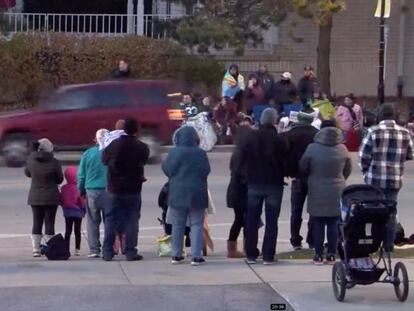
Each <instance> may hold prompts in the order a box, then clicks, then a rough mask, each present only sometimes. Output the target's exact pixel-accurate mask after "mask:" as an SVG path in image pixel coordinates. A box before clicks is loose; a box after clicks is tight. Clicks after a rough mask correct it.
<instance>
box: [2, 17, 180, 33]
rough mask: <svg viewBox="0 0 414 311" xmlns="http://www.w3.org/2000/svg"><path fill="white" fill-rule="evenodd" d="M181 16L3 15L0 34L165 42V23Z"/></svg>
mask: <svg viewBox="0 0 414 311" xmlns="http://www.w3.org/2000/svg"><path fill="white" fill-rule="evenodd" d="M179 17H180V16H173V15H166V14H157V15H127V14H46V13H3V14H2V15H0V19H1V21H0V31H1V32H3V33H7V34H14V33H19V32H26V33H27V32H34V31H36V32H63V33H76V34H100V35H108V36H113V35H127V34H135V35H145V36H148V37H153V38H163V39H164V38H168V37H169V34H170V31H168V29H169V27H168V22H169V21H172V20H174V19H176V18H179Z"/></svg>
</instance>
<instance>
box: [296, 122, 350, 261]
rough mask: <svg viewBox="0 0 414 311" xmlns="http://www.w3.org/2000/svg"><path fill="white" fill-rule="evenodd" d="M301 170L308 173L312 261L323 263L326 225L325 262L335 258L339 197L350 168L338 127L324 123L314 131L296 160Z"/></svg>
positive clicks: (305, 173) (305, 174)
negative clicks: (312, 140)
mask: <svg viewBox="0 0 414 311" xmlns="http://www.w3.org/2000/svg"><path fill="white" fill-rule="evenodd" d="M299 166H300V170H301V173H302V174H303V176H307V177H308V187H309V192H308V213H309V214H310V216H311V217H312V221H313V223H312V225H313V239H314V246H315V257H314V263H315V264H317V265H319V264H323V242H324V239H325V226H326V227H327V237H328V254H327V256H326V263H328V264H333V263H334V262H335V253H336V243H337V239H338V227H337V222H338V219H339V216H340V215H341V213H340V207H339V200H340V196H341V193H342V190H343V189H344V188H345V181H346V179H347V178H348V177H349V175H350V174H351V171H352V162H351V158H350V155H349V153H348V150H347V149H346V147H345V145H344V144H343V136H342V132H341V130H339V129H337V128H335V127H325V128H323V129H322V130H321V131H320V132H319V133H317V134H316V135H315V139H314V143H312V144H310V145H309V146H308V148H307V149H306V151H305V153H304V155H303V157H302V159H301V160H300V163H299Z"/></svg>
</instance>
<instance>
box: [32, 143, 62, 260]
mask: <svg viewBox="0 0 414 311" xmlns="http://www.w3.org/2000/svg"><path fill="white" fill-rule="evenodd" d="M25 174H26V176H27V177H29V178H31V179H32V182H31V185H30V192H29V198H28V202H27V203H28V204H29V205H31V206H32V212H33V228H32V247H33V257H40V256H41V253H40V242H41V240H42V227H43V224H45V240H46V241H48V240H49V239H51V238H52V237H53V236H54V235H55V218H56V211H57V207H58V205H60V194H59V188H58V185H60V184H61V183H62V182H63V173H62V167H61V165H60V162H59V161H58V160H57V159H55V158H54V157H53V144H52V143H51V142H50V140H48V139H46V138H43V139H40V140H39V141H38V142H36V143H35V145H34V152H33V153H32V154H31V155H30V156H29V159H28V160H27V164H26V168H25Z"/></svg>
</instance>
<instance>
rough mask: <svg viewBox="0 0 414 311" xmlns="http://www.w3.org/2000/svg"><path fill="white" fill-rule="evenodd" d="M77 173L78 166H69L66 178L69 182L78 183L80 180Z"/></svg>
mask: <svg viewBox="0 0 414 311" xmlns="http://www.w3.org/2000/svg"><path fill="white" fill-rule="evenodd" d="M77 174H78V169H77V167H76V166H69V167H68V168H67V169H66V170H65V178H66V181H67V183H68V184H75V185H76V184H77V182H78V178H77Z"/></svg>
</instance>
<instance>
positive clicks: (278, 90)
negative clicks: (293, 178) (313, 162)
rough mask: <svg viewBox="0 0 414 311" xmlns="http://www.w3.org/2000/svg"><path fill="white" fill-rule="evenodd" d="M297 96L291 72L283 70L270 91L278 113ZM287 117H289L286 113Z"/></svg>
mask: <svg viewBox="0 0 414 311" xmlns="http://www.w3.org/2000/svg"><path fill="white" fill-rule="evenodd" d="M296 97H297V90H296V85H295V83H293V82H292V74H291V73H290V72H288V71H286V72H284V73H283V74H282V76H281V79H280V81H278V82H277V83H276V84H275V85H274V88H273V91H272V99H273V100H274V101H275V105H276V109H277V111H278V112H279V114H280V113H282V112H283V111H284V106H285V105H290V104H293V103H294V102H295V100H296ZM287 117H289V116H288V115H287ZM299 160H300V159H299Z"/></svg>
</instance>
